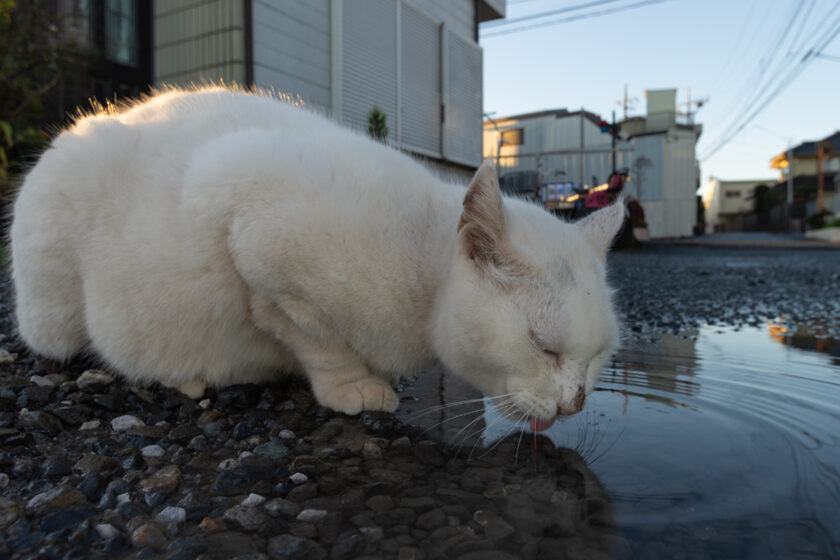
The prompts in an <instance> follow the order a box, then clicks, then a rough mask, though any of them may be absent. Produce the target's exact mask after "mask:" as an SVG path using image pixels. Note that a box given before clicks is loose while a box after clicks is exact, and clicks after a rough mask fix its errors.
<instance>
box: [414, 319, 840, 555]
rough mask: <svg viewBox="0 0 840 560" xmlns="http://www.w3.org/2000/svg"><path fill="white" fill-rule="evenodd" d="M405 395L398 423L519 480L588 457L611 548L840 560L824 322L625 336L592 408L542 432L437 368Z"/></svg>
mask: <svg viewBox="0 0 840 560" xmlns="http://www.w3.org/2000/svg"><path fill="white" fill-rule="evenodd" d="M402 397H403V402H402V404H401V406H400V410H399V411H398V415H399V416H400V417H401V419H403V420H404V421H407V422H410V423H413V424H416V425H419V426H422V427H424V428H426V429H427V430H428V433H429V434H431V435H433V436H434V437H436V438H438V439H439V440H441V441H442V442H445V443H446V444H447V445H448V446H450V447H451V448H452V449H453V453H455V454H456V455H459V456H461V457H464V458H474V459H475V458H479V457H482V458H484V459H485V460H486V457H488V456H489V457H493V461H494V462H495V463H496V464H499V465H502V466H504V467H505V468H506V469H507V470H506V471H505V472H506V473H509V474H510V473H513V474H510V476H514V477H516V476H519V477H520V478H522V479H523V480H528V477H529V476H531V475H528V474H526V471H527V469H532V468H533V467H534V465H538V464H543V463H545V458H546V457H549V458H550V460H553V461H555V463H554V464H555V466H556V465H557V464H559V463H558V461H559V462H560V463H562V462H563V461H564V460H565V459H563V457H566V458H568V457H571V456H575V457H578V455H577V454H573V455H571V454H569V452H568V450H567V449H572V450H575V451H577V452H578V453H579V457H582V460H583V461H585V465H586V468H588V469H589V471H587V472H590V471H591V473H592V476H591V477H590V478H591V480H590V483H589V485H590V487H592V486H594V485H596V483H597V485H598V486H599V487H600V488H602V489H603V491H604V493H605V495H606V496H608V498H607V499H608V500H609V502H610V508H609V515H608V517H609V519H606V520H605V519H604V518H603V516H604V515H605V514H604V511H605V510H604V509H599V510H598V511H599V512H600V513H598V515H600V516H601V517H602V518H601V519H600V520H599V521H598V522H597V523H594V526H596V527H599V528H600V530H601V531H602V532H604V533H605V534H606V533H608V534H609V535H610V537H611V538H613V540H604V538H601V540H600V541H598V542H601V543H602V544H603V543H606V542H609V543H610V544H609V550H610V553H609V554H610V555H611V556H612V557H615V558H625V557H636V558H660V557H661V558H677V557H686V558H695V557H697V558H757V559H758V558H761V559H766V558H779V559H788V558H825V557H832V558H833V557H840V343H838V341H837V340H833V339H831V338H828V337H826V336H824V335H823V334H822V333H821V332H820V331H819V330H813V329H811V330H808V329H802V330H799V331H797V332H789V331H788V330H787V329H786V327H785V325H784V324H770V325H767V326H765V327H763V328H760V329H757V328H750V329H742V330H734V329H721V328H716V327H704V328H702V329H700V330H699V331H694V332H686V333H681V334H680V335H664V336H657V337H655V338H653V339H648V340H646V341H644V342H634V343H630V344H629V345H628V346H627V348H625V349H624V350H622V351H621V352H620V353H619V354H618V355H617V356H616V358H615V360H614V361H613V362H612V364H610V366H609V367H607V368H606V370H605V371H604V373H603V374H602V377H601V380H600V382H599V384H598V386H597V388H596V390H595V392H593V393H592V395H590V398H589V399H588V403H587V406H586V409H585V410H584V411H583V412H582V413H581V414H578V415H577V416H575V417H572V418H569V419H566V420H563V421H557V422H555V423H554V424H553V425H552V426H551V427H549V428H548V429H545V430H538V431H536V430H532V429H531V427H530V426H525V425H519V424H516V423H515V422H513V421H512V420H510V419H509V418H508V417H506V416H503V415H501V414H500V413H499V411H498V410H497V409H496V407H495V406H494V405H493V402H492V401H491V400H490V399H487V398H483V397H482V396H481V395H480V394H478V393H477V392H476V391H474V390H473V389H471V388H470V387H469V386H467V385H466V384H464V383H462V382H460V381H458V380H456V379H455V378H453V377H451V376H449V375H448V374H446V373H445V372H442V371H439V372H429V374H428V375H426V374H424V375H423V376H418V378H417V379H416V380H415V381H414V382H413V383H411V384H410V385H409V386H407V387H406V388H405V390H404V391H403V394H402ZM461 401H467V402H464V403H463V404H457V405H451V406H446V407H442V405H444V404H446V403H456V402H461ZM539 427H540V426H537V428H539ZM558 450H559V451H558ZM564 454H565V455H564ZM517 469H518V470H517ZM578 470H581V469H578ZM541 472H542V474H541V475H540V476H542V477H544V478H545V477H548V478H549V479H551V478H552V477H553V478H554V479H555V480H554V483H555V487H556V488H557V489H559V490H562V489H563V484H562V480H560V479H561V478H562V476H561V475H556V474H545V473H546V471H541ZM548 472H549V473H552V472H553V473H558V472H565V471H564V468H554V470H550V471H548ZM506 476H508V475H506ZM593 481H594V482H593ZM578 495H580V494H579V493H578ZM555 506H556V504H555ZM548 507H552V506H548ZM587 511H588V510H587V508H585V507H584V508H579V512H580V513H579V514H580V515H581V516H582V517H583V518H587V517H588V515H589V514H588V513H587ZM501 512H502V513H503V515H504V510H503V509H502V510H501ZM587 527H590V526H589V525H587ZM590 529H591V527H590ZM587 530H589V529H587ZM551 531H554V532H555V533H556V529H552V528H550V527H547V528H546V533H545V534H544V535H543V538H544V539H545V541H546V542H548V541H552V542H554V541H557V535H556V534H550V533H551ZM590 536H591V535H590ZM602 537H603V535H602ZM536 538H540V536H539V535H536ZM562 538H566V539H569V538H574V536H568V535H567V536H565V537H562ZM562 538H561V542H562Z"/></svg>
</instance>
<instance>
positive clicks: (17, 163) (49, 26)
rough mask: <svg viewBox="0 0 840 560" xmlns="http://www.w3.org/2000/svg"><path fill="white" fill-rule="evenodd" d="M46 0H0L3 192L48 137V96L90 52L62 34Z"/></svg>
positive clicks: (0, 174) (0, 185) (0, 166)
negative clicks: (44, 128)
mask: <svg viewBox="0 0 840 560" xmlns="http://www.w3.org/2000/svg"><path fill="white" fill-rule="evenodd" d="M45 3H46V2H45V1H44V0H29V1H27V2H15V1H14V0H0V197H2V195H4V194H6V190H7V188H8V184H9V180H10V178H11V177H12V176H13V175H15V174H17V173H20V172H21V171H23V169H24V167H25V160H26V158H28V157H30V156H31V155H32V154H33V153H36V152H37V151H40V150H41V149H43V147H44V146H45V145H46V144H47V143H48V141H49V138H48V137H47V135H45V134H44V133H43V132H42V130H41V125H42V121H43V114H44V107H43V98H44V96H45V95H46V94H47V92H49V91H50V90H51V89H52V88H53V87H55V85H56V84H57V83H58V82H59V81H60V80H61V76H62V74H63V73H64V72H67V73H72V72H75V71H76V70H77V68H76V67H77V66H79V65H80V64H84V63H85V61H86V58H87V57H88V56H89V54H90V53H89V52H88V49H84V48H82V47H80V46H78V45H77V44H76V43H75V42H74V41H73V40H72V39H70V38H69V37H68V36H66V35H65V34H62V26H61V20H60V19H59V17H58V16H57V15H56V14H55V11H54V10H49V9H47V8H45Z"/></svg>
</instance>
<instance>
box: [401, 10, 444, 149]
mask: <svg viewBox="0 0 840 560" xmlns="http://www.w3.org/2000/svg"><path fill="white" fill-rule="evenodd" d="M401 20H402V21H401V24H402V27H401V30H400V32H401V37H400V38H401V45H400V50H401V74H402V83H401V84H400V123H399V125H400V138H399V141H400V144H401V146H402V147H403V148H406V149H408V150H410V151H414V152H419V153H422V154H425V155H430V156H435V157H440V155H441V151H440V132H441V122H440V110H441V109H440V104H441V91H440V85H441V84H440V73H441V72H440V62H441V60H440V50H441V43H440V36H441V26H440V24H439V23H438V22H436V21H434V20H432V19H430V18H429V17H427V16H426V15H424V14H422V13H420V12H419V11H417V10H415V9H414V8H412V7H411V6H409V5H408V4H402V6H401Z"/></svg>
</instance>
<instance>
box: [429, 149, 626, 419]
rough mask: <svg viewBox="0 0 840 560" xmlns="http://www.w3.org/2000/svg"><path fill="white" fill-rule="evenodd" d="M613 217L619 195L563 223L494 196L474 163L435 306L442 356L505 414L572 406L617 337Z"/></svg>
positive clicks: (546, 415)
mask: <svg viewBox="0 0 840 560" xmlns="http://www.w3.org/2000/svg"><path fill="white" fill-rule="evenodd" d="M623 220H624V205H623V203H622V202H619V203H616V204H614V205H612V206H610V207H607V208H604V209H601V210H598V211H597V212H594V213H592V214H590V215H589V216H587V217H586V218H584V219H582V220H580V221H578V222H576V223H574V224H570V223H565V222H563V221H561V220H559V219H557V218H556V217H554V216H552V215H551V214H549V213H547V212H545V211H544V210H542V209H540V208H538V207H536V206H534V205H532V204H528V203H526V202H523V201H519V200H515V199H510V198H503V197H502V195H501V192H500V191H499V184H498V181H497V179H496V172H495V170H494V169H493V166H492V164H490V163H485V164H484V165H482V167H481V168H480V169H479V170H478V172H477V173H476V176H475V178H474V179H473V181H472V184H471V185H470V187H469V189H468V190H467V194H466V196H465V198H464V204H463V213H462V214H461V219H460V222H459V224H458V226H457V232H456V231H453V235H457V243H456V249H455V251H454V254H453V256H452V266H451V269H450V274H449V278H448V280H447V282H446V284H445V286H444V288H443V291H442V293H441V297H440V299H439V300H438V303H437V308H436V328H435V335H434V336H435V346H436V348H437V351H438V353H439V355H440V358H441V360H442V361H443V363H444V365H446V366H447V367H448V368H449V369H451V370H452V371H453V372H454V373H455V374H456V375H459V376H460V377H462V378H463V379H465V380H467V381H469V382H470V383H472V384H473V385H475V386H476V387H477V388H478V389H479V390H481V391H482V392H484V393H485V394H486V395H488V396H493V397H499V402H500V403H504V404H505V406H503V407H502V408H503V409H505V408H506V409H507V411H508V412H509V413H510V414H512V415H514V416H515V415H521V416H523V417H525V416H530V417H535V418H539V419H542V420H551V419H554V418H555V417H556V416H567V415H571V414H575V413H577V412H579V411H580V410H581V409H582V408H583V405H584V402H585V399H586V395H588V394H589V393H590V392H591V391H592V389H593V388H594V387H595V383H596V381H597V379H598V375H599V373H600V371H601V369H602V368H603V366H604V364H605V363H606V361H607V360H608V359H609V357H610V355H611V354H612V353H613V352H614V351H615V350H616V348H617V346H618V341H619V324H618V320H617V318H616V315H615V311H614V309H613V302H612V291H611V290H610V288H609V287H608V286H607V282H606V253H607V250H608V248H609V246H610V243H611V242H612V240H613V238H614V237H615V235H616V234H617V232H618V231H619V229H620V228H621V225H622V223H623ZM453 226H454V224H453ZM453 229H454V228H453Z"/></svg>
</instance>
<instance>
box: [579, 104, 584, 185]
mask: <svg viewBox="0 0 840 560" xmlns="http://www.w3.org/2000/svg"><path fill="white" fill-rule="evenodd" d="M583 158H584V156H583V107H581V108H580V169H579V171H580V173H579V174H578V177H579V179H580V186H581V187H582V186H583V177H584V175H583Z"/></svg>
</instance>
